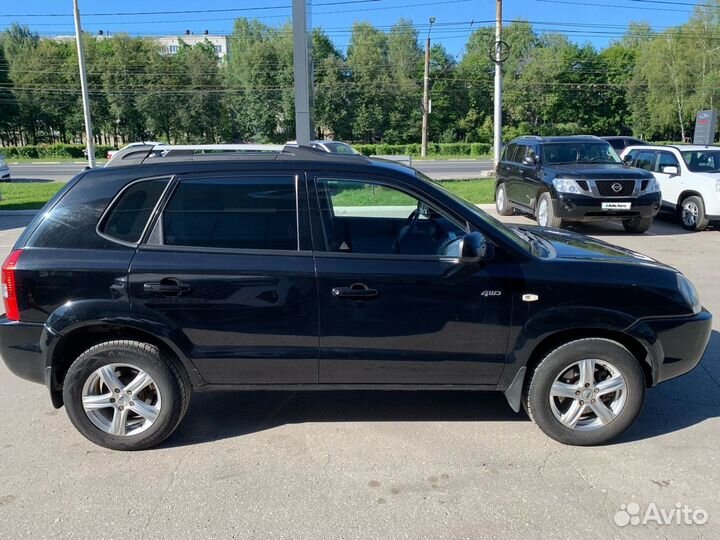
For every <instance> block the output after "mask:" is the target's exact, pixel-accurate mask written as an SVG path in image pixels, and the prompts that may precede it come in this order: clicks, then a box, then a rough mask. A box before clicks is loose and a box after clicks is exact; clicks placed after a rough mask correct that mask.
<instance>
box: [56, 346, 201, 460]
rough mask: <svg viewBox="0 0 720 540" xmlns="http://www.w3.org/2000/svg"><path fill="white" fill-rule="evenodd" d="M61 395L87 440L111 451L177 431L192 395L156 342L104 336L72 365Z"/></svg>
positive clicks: (148, 443)
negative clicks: (104, 340) (150, 342)
mask: <svg viewBox="0 0 720 540" xmlns="http://www.w3.org/2000/svg"><path fill="white" fill-rule="evenodd" d="M63 398H64V401H65V407H66V409H67V413H68V416H69V417H70V420H71V421H72V423H73V425H74V426H75V427H76V428H77V430H78V431H79V432H80V433H81V434H82V435H84V436H85V437H86V438H87V439H89V440H90V441H92V442H94V443H95V444H98V445H100V446H104V447H105V448H111V449H113V450H142V449H145V448H150V447H151V446H155V445H157V444H160V443H161V442H162V441H164V440H165V439H166V438H167V437H169V436H170V434H172V432H173V431H175V428H176V427H177V426H178V424H179V423H180V421H181V420H182V418H183V416H184V415H185V411H186V410H187V406H188V403H189V398H190V388H189V384H188V382H187V381H186V377H183V375H182V373H181V372H180V369H179V368H178V367H177V366H176V365H175V363H174V362H173V361H172V360H171V359H170V358H168V357H166V356H165V355H164V354H163V353H162V352H161V351H160V350H159V349H158V348H157V347H156V346H154V345H151V344H149V343H142V342H139V341H128V340H116V341H106V342H104V343H100V344H98V345H95V346H94V347H91V348H90V349H88V350H87V351H85V352H84V353H83V354H81V355H80V356H79V357H78V358H77V360H75V362H73V364H72V365H71V366H70V369H69V370H68V373H67V376H66V377H65V382H64V388H63Z"/></svg>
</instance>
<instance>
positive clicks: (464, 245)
mask: <svg viewBox="0 0 720 540" xmlns="http://www.w3.org/2000/svg"><path fill="white" fill-rule="evenodd" d="M492 252H493V249H492V244H490V243H489V242H488V241H487V239H486V238H485V237H484V236H483V235H482V234H480V233H479V232H471V233H468V234H466V235H465V236H463V238H462V240H461V243H460V263H461V264H478V263H481V262H485V261H489V260H490V259H492Z"/></svg>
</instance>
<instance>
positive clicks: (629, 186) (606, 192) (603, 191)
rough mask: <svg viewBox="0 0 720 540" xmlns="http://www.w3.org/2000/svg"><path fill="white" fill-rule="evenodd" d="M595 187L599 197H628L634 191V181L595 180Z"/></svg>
mask: <svg viewBox="0 0 720 540" xmlns="http://www.w3.org/2000/svg"><path fill="white" fill-rule="evenodd" d="M616 184H617V185H619V186H620V189H617V186H616ZM595 185H596V186H597V190H598V193H599V194H600V196H601V197H629V196H630V195H632V194H633V192H634V191H635V180H596V181H595ZM613 186H615V189H613Z"/></svg>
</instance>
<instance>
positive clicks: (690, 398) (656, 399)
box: [616, 330, 720, 443]
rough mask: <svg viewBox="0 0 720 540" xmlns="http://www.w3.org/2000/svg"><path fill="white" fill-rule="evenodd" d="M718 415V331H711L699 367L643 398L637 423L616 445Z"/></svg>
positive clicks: (719, 406) (719, 368)
mask: <svg viewBox="0 0 720 540" xmlns="http://www.w3.org/2000/svg"><path fill="white" fill-rule="evenodd" d="M718 416H720V332H718V331H717V330H713V332H712V334H711V336H710V343H709V345H708V348H707V351H705V356H703V359H702V361H701V362H700V364H699V365H698V366H697V367H696V368H695V369H694V370H693V371H691V372H690V373H688V374H686V375H683V376H682V377H678V378H677V379H673V380H670V381H667V382H665V383H662V384H660V385H659V386H657V387H656V388H653V389H651V390H650V391H648V393H647V394H646V395H645V405H644V407H643V411H642V413H640V417H639V418H638V420H637V422H635V424H633V426H632V427H631V428H630V429H629V430H628V431H627V432H625V434H623V435H622V436H621V437H620V438H619V439H617V441H616V443H625V442H631V441H639V440H642V439H649V438H652V437H657V436H659V435H664V434H666V433H672V432H674V431H680V430H682V429H685V428H688V427H690V426H694V425H695V424H700V423H702V422H704V421H705V420H708V419H710V418H715V417H718Z"/></svg>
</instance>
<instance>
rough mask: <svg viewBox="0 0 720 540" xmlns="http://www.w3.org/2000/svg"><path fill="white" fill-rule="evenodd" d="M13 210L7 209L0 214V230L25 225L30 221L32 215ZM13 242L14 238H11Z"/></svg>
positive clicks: (18, 227)
mask: <svg viewBox="0 0 720 540" xmlns="http://www.w3.org/2000/svg"><path fill="white" fill-rule="evenodd" d="M14 212H15V211H12V213H11V212H10V211H8V213H6V214H4V215H0V231H9V230H11V229H20V228H24V227H27V226H28V224H29V223H30V222H31V221H32V219H33V217H35V216H34V215H17V214H15V213H14ZM12 242H13V243H14V242H15V238H13V239H12Z"/></svg>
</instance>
